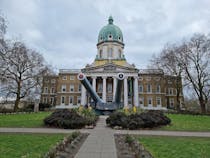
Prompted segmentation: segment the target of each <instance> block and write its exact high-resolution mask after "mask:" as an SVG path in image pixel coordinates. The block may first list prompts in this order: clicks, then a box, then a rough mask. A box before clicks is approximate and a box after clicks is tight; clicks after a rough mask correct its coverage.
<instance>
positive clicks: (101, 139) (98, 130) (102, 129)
mask: <svg viewBox="0 0 210 158" xmlns="http://www.w3.org/2000/svg"><path fill="white" fill-rule="evenodd" d="M105 119H106V117H105V116H101V117H100V118H99V121H98V122H97V125H96V127H95V128H94V130H92V132H91V133H90V135H89V136H88V138H87V139H86V141H85V142H84V144H83V145H82V147H81V148H80V150H79V151H78V153H77V154H76V156H75V158H87V157H89V158H117V151H116V147H115V141H114V131H113V130H111V129H110V128H107V127H106V126H105V125H106V122H105Z"/></svg>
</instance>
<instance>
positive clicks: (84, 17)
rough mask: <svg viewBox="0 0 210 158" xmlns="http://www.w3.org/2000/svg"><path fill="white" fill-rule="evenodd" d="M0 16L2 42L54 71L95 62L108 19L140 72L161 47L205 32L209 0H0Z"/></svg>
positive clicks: (209, 15)
mask: <svg viewBox="0 0 210 158" xmlns="http://www.w3.org/2000/svg"><path fill="white" fill-rule="evenodd" d="M0 12H1V13H2V14H3V15H4V16H5V17H6V19H7V21H8V30H7V37H8V38H18V39H21V40H23V41H24V42H25V43H26V44H27V45H28V46H29V47H30V48H33V49H36V50H37V51H39V52H40V53H41V54H43V56H44V57H45V60H46V61H47V62H48V63H49V64H51V65H53V66H54V67H55V68H57V69H63V68H66V69H68V68H78V69H80V68H83V67H84V66H85V65H86V64H88V63H92V62H93V61H94V58H95V56H96V52H97V50H96V43H97V37H98V33H99V31H100V29H101V28H102V27H103V26H104V25H106V24H107V19H108V17H109V15H112V16H113V18H114V24H116V25H117V26H119V27H120V28H121V30H122V32H123V36H124V43H125V50H124V53H125V57H126V59H127V61H128V62H129V63H131V64H132V63H134V64H135V65H136V66H137V67H138V68H140V69H141V68H146V66H147V65H148V63H149V59H150V58H151V56H152V54H154V53H159V52H160V50H161V48H162V47H163V46H164V44H166V43H168V42H169V43H174V42H178V41H181V40H182V39H183V38H189V37H190V36H192V35H193V34H194V33H204V34H208V33H209V32H210V0H175V1H173V0H119V1H118V0H74V1H73V0H0Z"/></svg>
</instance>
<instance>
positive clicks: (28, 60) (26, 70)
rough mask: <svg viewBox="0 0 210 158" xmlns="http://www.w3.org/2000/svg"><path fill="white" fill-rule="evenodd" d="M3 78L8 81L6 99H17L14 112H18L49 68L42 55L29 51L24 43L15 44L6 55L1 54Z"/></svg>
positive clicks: (5, 87) (5, 88)
mask: <svg viewBox="0 0 210 158" xmlns="http://www.w3.org/2000/svg"><path fill="white" fill-rule="evenodd" d="M0 60H1V61H2V63H4V65H3V66H2V67H1V72H2V76H3V78H4V79H5V80H6V81H7V84H6V86H4V92H3V93H4V94H5V95H6V97H15V106H14V110H15V111H17V109H18V105H19V102H20V100H21V99H22V98H25V97H26V96H28V95H29V94H30V93H31V92H32V90H33V89H34V88H36V87H37V86H38V85H39V84H40V82H41V79H42V76H43V74H44V73H46V72H47V70H48V68H47V66H46V64H45V63H44V58H43V57H42V55H40V54H39V53H37V52H36V51H34V50H31V49H28V48H27V47H26V46H25V45H24V44H23V43H22V42H14V43H12V44H11V46H10V47H9V48H8V49H7V51H6V53H1V54H0Z"/></svg>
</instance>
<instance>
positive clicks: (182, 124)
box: [161, 114, 210, 131]
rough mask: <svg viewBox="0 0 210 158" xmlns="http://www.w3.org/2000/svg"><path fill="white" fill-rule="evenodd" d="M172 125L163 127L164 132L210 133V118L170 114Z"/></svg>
mask: <svg viewBox="0 0 210 158" xmlns="http://www.w3.org/2000/svg"><path fill="white" fill-rule="evenodd" d="M167 116H168V117H169V118H170V119H171V121H172V122H171V125H169V126H165V127H162V128H161V129H163V130H178V131H210V116H201V115H200V116H196V115H194V116H193V115H182V114H168V115H167Z"/></svg>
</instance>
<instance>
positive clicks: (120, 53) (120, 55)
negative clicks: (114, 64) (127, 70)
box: [119, 49, 122, 58]
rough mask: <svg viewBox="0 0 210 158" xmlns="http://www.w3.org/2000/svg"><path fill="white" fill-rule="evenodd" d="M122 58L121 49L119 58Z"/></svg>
mask: <svg viewBox="0 0 210 158" xmlns="http://www.w3.org/2000/svg"><path fill="white" fill-rule="evenodd" d="M121 57H122V51H121V50H120V49H119V58H121Z"/></svg>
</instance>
